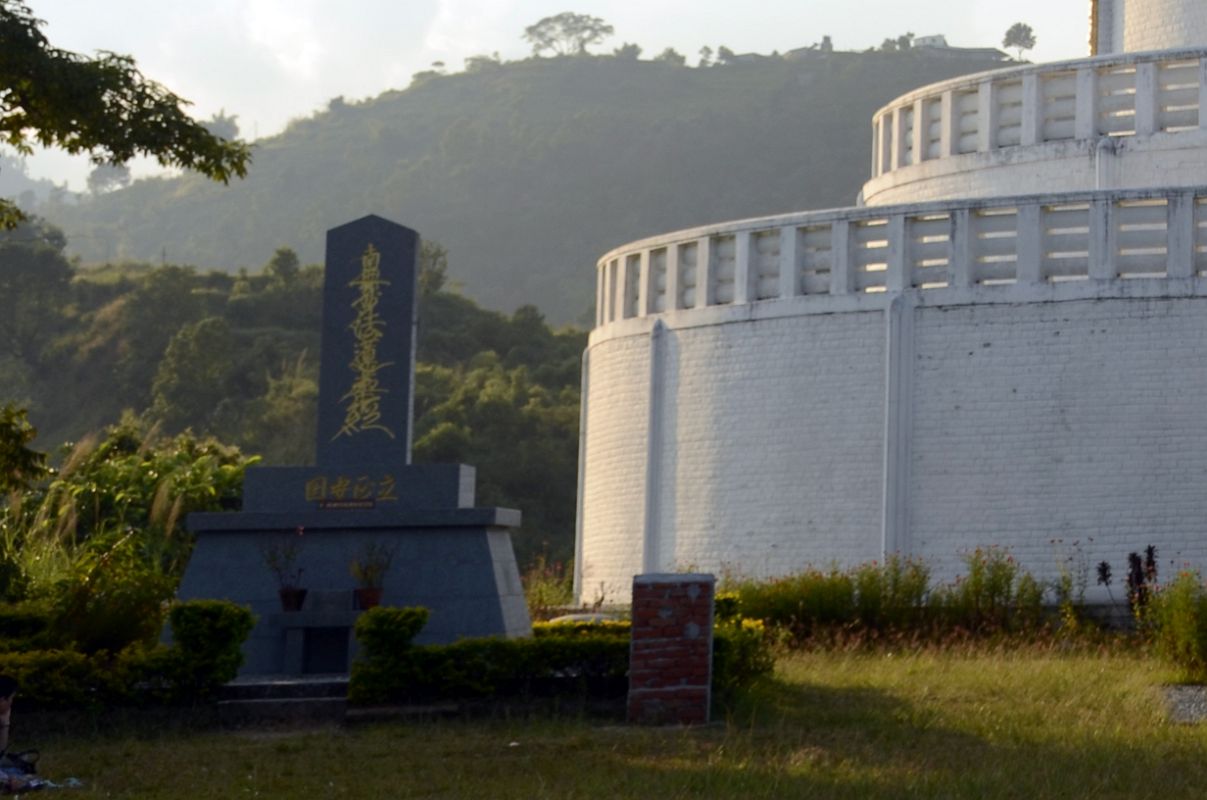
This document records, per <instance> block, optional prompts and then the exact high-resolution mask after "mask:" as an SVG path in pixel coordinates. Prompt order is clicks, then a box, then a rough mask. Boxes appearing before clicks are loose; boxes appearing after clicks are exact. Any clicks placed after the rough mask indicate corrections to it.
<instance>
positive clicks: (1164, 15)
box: [1123, 0, 1207, 52]
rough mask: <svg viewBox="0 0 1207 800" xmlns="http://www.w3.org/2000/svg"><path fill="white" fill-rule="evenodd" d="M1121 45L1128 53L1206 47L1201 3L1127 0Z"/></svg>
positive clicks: (1206, 11)
mask: <svg viewBox="0 0 1207 800" xmlns="http://www.w3.org/2000/svg"><path fill="white" fill-rule="evenodd" d="M1123 45H1124V49H1125V50H1128V51H1132V52H1134V51H1138V50H1164V49H1166V48H1171V47H1194V46H1199V45H1207V3H1204V2H1203V0H1127V3H1126V7H1125V9H1124V13H1123Z"/></svg>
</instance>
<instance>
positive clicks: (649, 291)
mask: <svg viewBox="0 0 1207 800" xmlns="http://www.w3.org/2000/svg"><path fill="white" fill-rule="evenodd" d="M637 280H638V284H637V316H639V317H646V316H649V315H650V314H652V313H654V293H655V288H654V270H653V264H651V262H650V251H649V250H648V249H646V250H642V251H641V255H640V256H639V257H638V266H637Z"/></svg>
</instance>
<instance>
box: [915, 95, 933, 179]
mask: <svg viewBox="0 0 1207 800" xmlns="http://www.w3.org/2000/svg"><path fill="white" fill-rule="evenodd" d="M925 102H926V101H925V100H923V99H922V98H921V97H919V98H918V99H917V100H915V101H914V137H913V145H914V157H913V159H912V160H911V163H913V164H921V163H922V162H923V161H925V160H926V142H927V139H929V138H930V120H929V119H927V118H926V106H925Z"/></svg>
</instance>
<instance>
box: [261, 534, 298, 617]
mask: <svg viewBox="0 0 1207 800" xmlns="http://www.w3.org/2000/svg"><path fill="white" fill-rule="evenodd" d="M301 554H302V529H301V528H298V530H297V533H296V534H294V535H292V536H276V537H274V538H272V539H270V540H267V541H265V542H263V543H262V544H261V545H260V555H261V557H263V559H264V565H265V566H267V567H268V569H269V571H270V572H272V574H273V575H275V576H276V578H277V594H278V595H280V597H281V610H282V611H301V610H302V605H303V604H304V603H305V602H306V590H305V589H303V588H302V586H301V582H302V573H303V572H304V571H305V570H303V569H302V568H301V567H299V566H298V565H297V563H298V557H299V556H300V555H301Z"/></svg>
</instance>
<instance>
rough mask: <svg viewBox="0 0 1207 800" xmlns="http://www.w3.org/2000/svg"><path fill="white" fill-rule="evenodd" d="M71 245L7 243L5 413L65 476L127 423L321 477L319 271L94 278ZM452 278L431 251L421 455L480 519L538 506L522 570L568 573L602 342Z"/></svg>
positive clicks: (423, 324) (2, 282) (33, 228)
mask: <svg viewBox="0 0 1207 800" xmlns="http://www.w3.org/2000/svg"><path fill="white" fill-rule="evenodd" d="M63 247H64V239H63V237H62V234H61V233H60V232H59V231H57V230H56V229H54V228H53V227H50V226H47V225H44V224H42V223H39V222H38V221H36V220H35V221H34V222H32V223H29V224H26V225H23V226H22V227H20V228H18V229H17V230H15V231H11V232H8V231H2V230H0V388H2V389H3V392H2V396H0V409H2V408H3V407H4V406H5V405H6V404H9V403H12V404H14V405H15V406H16V407H19V408H26V409H28V411H29V419H30V421H31V422H32V423H33V424H34V425H35V426H36V427H37V428H38V431H39V435H38V437H37V439H36V440H35V442H34V446H35V447H36V448H37V449H39V450H41V451H43V452H48V451H49V452H51V453H52V458H51V463H52V464H59V465H62V464H63V463H64V461H65V460H64V458H63V456H61V455H55V454H54V451H55V450H56V449H57V447H58V445H60V444H63V443H65V442H69V441H73V440H79V439H81V438H83V437H85V436H90V435H92V434H94V433H95V432H98V431H100V430H102V429H103V428H105V427H106V426H109V425H113V424H116V423H117V422H118V421H119V420H123V416H124V422H123V426H124V429H126V430H138V431H141V432H143V433H139V434H138V436H139V437H141V436H143V435H144V434H151V433H152V432H153V433H154V434H157V435H158V437H165V436H166V437H171V436H174V435H176V434H178V433H180V432H182V431H186V430H191V431H192V432H193V433H195V434H197V435H212V436H214V437H216V438H217V439H219V440H220V441H222V442H226V443H230V444H235V445H238V446H239V447H240V448H242V450H243V452H245V453H247V454H249V455H259V456H262V457H263V460H264V463H267V464H281V465H284V464H306V463H313V458H314V452H313V451H314V437H315V424H316V401H317V397H318V373H317V364H318V348H319V321H320V315H321V293H322V270H321V268H320V267H318V266H317V265H312V266H302V265H301V264H300V263H299V261H298V259H297V256H296V254H295V253H294V252H293V251H292V250H289V249H288V248H281V249H279V250H277V251H276V252H275V253H274V254H272V257H271V258H270V259H269V260H268V262H267V263H266V264H264V265H263V268H262V269H257V270H255V271H254V272H252V273H250V274H249V273H247V272H242V273H238V274H233V275H232V274H228V273H223V272H199V271H197V270H194V269H192V268H188V267H182V266H176V265H171V264H168V265H149V264H126V265H121V266H116V267H109V268H105V269H103V270H99V271H81V270H78V269H77V268H75V267H73V266H72V265H71V264H70V263H69V262H68V261H67V260H66V259H65V258H64V256H63ZM446 269H447V263H446V260H445V254H444V251H443V250H442V248H440V247H439V246H438V245H435V244H433V243H430V242H428V243H425V246H424V248H423V253H422V273H421V279H420V280H421V290H422V291H421V294H422V297H421V300H420V320H419V341H418V359H419V362H420V363H419V365H418V367H417V369H416V397H415V420H416V424H415V446H414V458H415V460H416V461H417V462H420V463H422V462H463V463H469V464H473V465H474V466H476V467H477V468H478V501H479V502H480V503H481V504H483V505H502V506H508V507H514V508H520V509H522V510H523V512H524V527H523V529H522V531H521V532H520V533H519V534H518V535H517V536H516V550H517V553H518V555H519V556H520V558H521V560H522V561H524V562H527V561H529V560H531V559H532V558H533V557H534V556H535V555H537V554H541V553H548V554H549V555H550V556H551V557H556V558H568V557H569V556H570V552H571V550H572V548H573V541H574V533H573V532H574V497H575V486H576V483H575V474H576V470H577V455H576V453H577V447H578V403H579V358H580V355H581V353H582V349H583V347H584V346H585V344H586V336H585V334H584V333H583V332H581V331H578V330H574V329H568V330H564V331H560V332H555V331H553V330H551V329H550V327H549V326H548V325H547V324H546V323H545V321H544V319H543V318H542V317H541V315H540V313H539V312H538V311H537V310H536V309H535V308H533V307H532V306H525V307H521V308H520V309H519V310H517V311H516V312H515V313H514V314H512V315H510V316H504V315H503V314H500V313H498V312H494V311H486V310H483V309H481V308H479V307H478V306H477V305H476V304H475V303H474V302H473V301H472V300H469V299H468V298H465V297H463V296H461V295H459V294H457V293H455V292H451V291H447V290H445V289H444V280H445V272H446ZM125 435H126V434H123V436H125ZM150 438H151V437H150V436H148V441H149V440H150ZM517 443H523V446H522V447H521V446H517ZM148 480H151V481H152V482H154V480H155V476H153V475H152V476H148ZM0 486H2V484H0Z"/></svg>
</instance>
